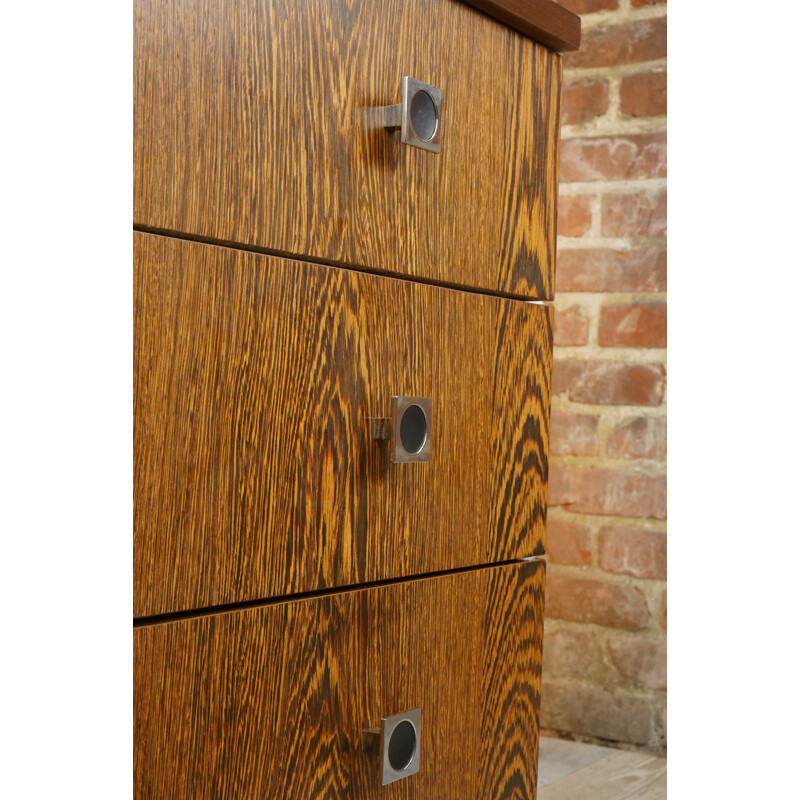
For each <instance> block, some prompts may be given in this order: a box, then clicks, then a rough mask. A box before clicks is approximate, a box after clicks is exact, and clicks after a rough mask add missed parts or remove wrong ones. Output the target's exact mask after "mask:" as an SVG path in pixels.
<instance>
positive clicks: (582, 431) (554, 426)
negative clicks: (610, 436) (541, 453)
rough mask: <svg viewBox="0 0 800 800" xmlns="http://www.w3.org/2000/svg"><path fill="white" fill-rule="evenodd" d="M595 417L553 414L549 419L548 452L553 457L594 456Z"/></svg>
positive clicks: (595, 437) (597, 448)
mask: <svg viewBox="0 0 800 800" xmlns="http://www.w3.org/2000/svg"><path fill="white" fill-rule="evenodd" d="M598 450H599V445H598V440H597V417H593V416H591V415H590V414H564V413H561V412H553V414H552V416H551V418H550V452H551V453H552V454H553V455H554V456H596V455H597V453H598Z"/></svg>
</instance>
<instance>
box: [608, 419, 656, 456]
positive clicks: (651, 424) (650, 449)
mask: <svg viewBox="0 0 800 800" xmlns="http://www.w3.org/2000/svg"><path fill="white" fill-rule="evenodd" d="M606 452H607V453H608V455H610V456H611V457H612V458H653V459H656V460H658V461H663V460H664V459H666V457H667V421H666V419H657V418H653V417H632V418H630V419H627V420H625V421H624V422H621V423H620V424H619V425H617V426H616V427H614V428H613V429H612V431H611V433H610V434H609V436H608V442H607V443H606Z"/></svg>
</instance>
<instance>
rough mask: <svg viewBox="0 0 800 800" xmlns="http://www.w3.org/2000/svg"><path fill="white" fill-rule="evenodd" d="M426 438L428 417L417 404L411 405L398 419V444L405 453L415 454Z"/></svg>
mask: <svg viewBox="0 0 800 800" xmlns="http://www.w3.org/2000/svg"><path fill="white" fill-rule="evenodd" d="M427 440H428V419H427V417H426V416H425V412H424V411H423V410H422V408H420V406H418V405H411V406H409V407H408V408H407V409H406V410H405V411H404V412H403V418H402V419H401V420H400V444H402V445H403V448H404V449H405V451H406V452H407V453H410V454H411V455H416V454H417V453H419V451H420V450H422V448H423V447H425V442H426V441H427Z"/></svg>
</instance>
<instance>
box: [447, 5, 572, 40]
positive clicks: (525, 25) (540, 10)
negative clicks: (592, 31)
mask: <svg viewBox="0 0 800 800" xmlns="http://www.w3.org/2000/svg"><path fill="white" fill-rule="evenodd" d="M462 2H464V3H467V4H468V5H471V6H473V7H474V8H477V9H478V10H479V11H483V13H484V14H487V15H488V16H490V17H494V18H495V19H497V20H499V21H500V22H502V23H504V24H505V25H508V26H509V27H510V28H514V29H515V30H518V31H519V32H520V33H524V34H525V36H530V38H531V39H533V40H535V41H537V42H541V43H542V44H543V45H545V46H546V47H549V48H550V49H551V50H555V51H556V52H558V53H564V52H569V51H572V50H577V49H578V48H579V47H580V44H581V18H580V17H579V16H578V15H577V14H573V13H572V12H571V11H570V10H569V9H566V8H564V6H560V5H558V3H556V2H554V0H462Z"/></svg>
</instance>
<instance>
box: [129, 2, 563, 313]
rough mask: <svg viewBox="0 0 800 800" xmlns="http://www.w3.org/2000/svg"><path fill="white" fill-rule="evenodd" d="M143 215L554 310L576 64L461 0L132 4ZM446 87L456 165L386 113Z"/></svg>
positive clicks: (154, 223)
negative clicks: (564, 132) (404, 138)
mask: <svg viewBox="0 0 800 800" xmlns="http://www.w3.org/2000/svg"><path fill="white" fill-rule="evenodd" d="M134 10H135V15H134V42H135V44H134V48H135V50H134V59H135V60H134V222H135V225H136V226H137V227H139V228H140V229H147V230H151V231H162V232H180V233H184V234H187V235H191V236H194V237H196V238H201V239H205V240H212V241H215V242H218V243H231V244H238V245H244V246H247V247H252V248H258V249H262V250H265V251H268V252H271V253H274V254H283V255H287V254H288V255H296V256H299V257H303V258H306V259H308V260H312V261H321V262H325V263H330V264H336V265H343V266H351V267H360V268H364V269H369V270H376V271H382V272H387V273H399V274H401V275H406V276H413V277H416V278H420V279H425V280H428V281H431V282H435V283H438V284H444V285H455V286H469V287H475V288H479V289H482V290H486V291H489V292H497V293H503V294H510V295H514V296H521V297H533V298H538V299H551V298H552V296H553V269H554V258H555V250H554V248H555V219H556V211H555V203H556V189H557V166H558V160H557V159H558V152H557V149H558V136H559V102H560V83H561V61H560V56H559V55H558V54H557V53H554V52H552V51H550V50H548V49H547V48H545V47H544V46H542V45H539V44H536V43H534V42H533V41H532V40H531V39H529V38H527V37H525V36H523V35H521V34H519V33H517V32H516V31H514V30H511V29H510V28H508V27H506V26H505V25H502V24H500V23H499V22H496V21H495V20H493V19H489V18H488V17H486V16H485V15H484V14H482V13H480V12H478V11H476V10H474V9H473V8H471V7H470V6H468V5H465V4H463V3H460V2H454V1H453V0H439V1H438V2H430V0H407V2H403V3H396V2H392V1H391V0H373V1H372V2H368V3H365V2H352V1H350V2H345V1H344V0H302V2H300V1H299V0H267V2H265V1H264V0H241V1H240V2H237V3H232V2H227V1H226V0H169V2H168V1H167V0H136V2H135V3H134ZM404 75H411V76H412V77H415V78H418V79H419V80H422V81H425V82H427V83H431V84H433V85H435V86H437V87H439V88H440V89H441V90H442V91H443V93H444V94H443V98H444V99H443V110H442V123H441V124H442V137H443V138H442V152H441V154H439V155H434V154H432V153H428V152H424V151H422V150H418V149H415V148H412V147H408V146H404V145H402V144H400V142H399V137H398V134H396V133H389V132H387V131H386V130H385V129H383V128H381V127H378V123H377V116H378V115H377V114H376V113H374V112H373V111H371V110H370V109H374V108H375V107H377V106H384V105H388V104H392V103H397V102H399V101H400V85H401V79H402V77H403V76H404Z"/></svg>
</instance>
